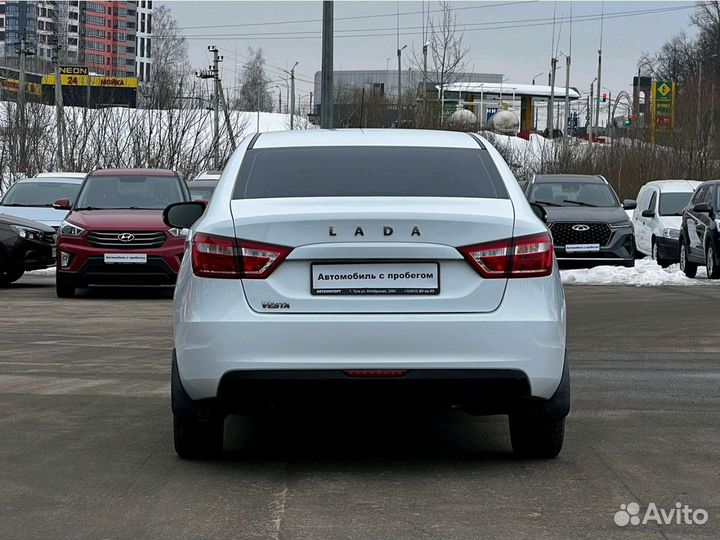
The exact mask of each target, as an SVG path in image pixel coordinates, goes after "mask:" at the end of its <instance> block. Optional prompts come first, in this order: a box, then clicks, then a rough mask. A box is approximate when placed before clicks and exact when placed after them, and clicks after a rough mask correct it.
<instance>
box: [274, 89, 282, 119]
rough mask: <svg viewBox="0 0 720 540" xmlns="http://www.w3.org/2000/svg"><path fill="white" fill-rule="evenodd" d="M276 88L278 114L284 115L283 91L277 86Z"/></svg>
mask: <svg viewBox="0 0 720 540" xmlns="http://www.w3.org/2000/svg"><path fill="white" fill-rule="evenodd" d="M275 88H277V91H278V112H279V113H282V90H281V89H280V87H279V86H275Z"/></svg>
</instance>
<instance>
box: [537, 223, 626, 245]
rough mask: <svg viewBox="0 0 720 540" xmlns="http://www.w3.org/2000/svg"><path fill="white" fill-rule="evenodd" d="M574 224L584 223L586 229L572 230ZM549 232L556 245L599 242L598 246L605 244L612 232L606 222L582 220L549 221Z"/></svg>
mask: <svg viewBox="0 0 720 540" xmlns="http://www.w3.org/2000/svg"><path fill="white" fill-rule="evenodd" d="M576 225H584V226H586V227H588V229H587V230H586V231H576V230H573V227H575V226H576ZM550 232H551V233H552V237H553V243H554V244H555V245H556V246H566V245H568V244H599V245H600V246H606V245H607V243H608V241H609V240H610V234H611V233H612V231H611V230H610V226H609V225H608V224H607V223H582V222H579V223H578V222H570V223H564V222H556V223H551V224H550Z"/></svg>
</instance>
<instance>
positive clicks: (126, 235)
mask: <svg viewBox="0 0 720 540" xmlns="http://www.w3.org/2000/svg"><path fill="white" fill-rule="evenodd" d="M118 240H120V241H121V242H132V241H133V240H135V235H134V234H130V233H129V232H124V233H122V234H118Z"/></svg>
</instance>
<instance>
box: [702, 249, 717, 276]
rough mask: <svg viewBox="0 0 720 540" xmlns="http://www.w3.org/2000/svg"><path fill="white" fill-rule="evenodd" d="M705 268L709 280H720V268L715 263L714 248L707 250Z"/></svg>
mask: <svg viewBox="0 0 720 540" xmlns="http://www.w3.org/2000/svg"><path fill="white" fill-rule="evenodd" d="M705 268H706V269H707V275H708V278H709V279H718V278H720V267H719V266H718V264H717V263H716V262H715V250H714V249H713V247H712V246H708V248H707V249H706V250H705Z"/></svg>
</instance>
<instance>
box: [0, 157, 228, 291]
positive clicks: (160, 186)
mask: <svg viewBox="0 0 720 540" xmlns="http://www.w3.org/2000/svg"><path fill="white" fill-rule="evenodd" d="M219 177H220V172H218V171H205V172H203V173H201V174H200V175H198V176H197V177H196V178H195V179H193V180H191V181H189V182H187V183H186V182H183V181H181V180H180V178H179V176H178V175H177V174H176V173H174V172H172V171H164V170H160V171H158V170H145V169H135V170H98V171H93V172H90V173H80V172H51V173H40V174H38V175H37V176H35V177H33V178H25V179H22V180H18V181H17V182H15V183H14V184H13V185H12V186H11V187H10V189H8V191H7V192H6V193H5V195H4V196H3V198H2V200H0V218H1V219H0V286H7V285H9V284H10V283H13V282H15V281H17V280H18V279H20V277H22V275H23V274H24V272H25V271H28V270H39V269H43V268H49V267H51V266H55V265H56V260H55V259H56V253H57V252H58V251H57V249H56V244H57V247H60V248H61V249H60V251H59V253H60V255H59V260H58V261H57V263H58V264H57V266H58V275H57V293H58V296H61V297H68V296H72V295H73V294H74V293H75V289H76V288H77V287H82V286H87V285H95V284H97V285H100V284H108V285H110V284H123V283H127V284H135V285H142V284H164V285H174V283H175V276H176V274H177V269H178V267H179V264H180V257H181V256H182V251H183V243H184V236H183V235H182V234H181V233H180V232H178V231H174V230H172V229H169V228H167V227H165V226H164V225H163V223H162V210H163V209H164V208H165V207H166V206H167V205H168V204H171V203H173V202H178V201H185V200H190V199H191V198H192V199H194V200H201V201H208V200H210V198H211V197H212V193H213V191H214V189H215V186H216V185H217V182H218V179H219ZM81 188H82V189H81ZM76 201H77V202H76ZM70 216H72V217H70ZM85 232H87V234H85ZM108 250H109V251H115V252H117V253H106V252H107V251H108ZM121 261H124V262H121ZM141 261H142V262H141ZM118 264H119V265H120V266H118ZM140 265H141V266H140Z"/></svg>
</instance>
